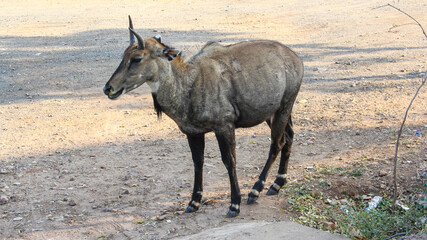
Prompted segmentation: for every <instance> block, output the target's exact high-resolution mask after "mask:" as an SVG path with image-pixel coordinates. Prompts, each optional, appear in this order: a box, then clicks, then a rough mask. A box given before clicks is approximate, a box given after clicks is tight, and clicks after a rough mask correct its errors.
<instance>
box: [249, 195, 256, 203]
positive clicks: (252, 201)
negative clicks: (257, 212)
mask: <svg viewBox="0 0 427 240" xmlns="http://www.w3.org/2000/svg"><path fill="white" fill-rule="evenodd" d="M257 199H258V196H249V197H248V201H247V203H248V204H254V203H255V202H256V200H257Z"/></svg>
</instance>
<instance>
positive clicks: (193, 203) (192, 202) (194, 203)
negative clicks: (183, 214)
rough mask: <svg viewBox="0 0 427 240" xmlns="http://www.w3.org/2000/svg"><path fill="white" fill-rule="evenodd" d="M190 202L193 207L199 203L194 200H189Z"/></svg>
mask: <svg viewBox="0 0 427 240" xmlns="http://www.w3.org/2000/svg"><path fill="white" fill-rule="evenodd" d="M191 204H192V205H193V206H195V207H198V206H199V205H200V203H198V202H196V201H191Z"/></svg>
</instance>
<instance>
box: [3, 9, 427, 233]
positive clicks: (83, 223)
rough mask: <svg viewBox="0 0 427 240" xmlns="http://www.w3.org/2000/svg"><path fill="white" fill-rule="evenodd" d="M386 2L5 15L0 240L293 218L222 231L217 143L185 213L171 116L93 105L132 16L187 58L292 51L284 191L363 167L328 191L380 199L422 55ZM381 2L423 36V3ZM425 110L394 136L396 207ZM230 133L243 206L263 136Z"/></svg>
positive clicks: (182, 161)
mask: <svg viewBox="0 0 427 240" xmlns="http://www.w3.org/2000/svg"><path fill="white" fill-rule="evenodd" d="M386 3H387V2H386V1H367V0H364V1H339V0H331V1H317V0H316V1H313V0H289V1H276V0H273V1H269V2H268V4H266V3H263V2H262V1H252V0H249V1H232V2H230V1H223V0H219V1H209V2H206V1H197V2H194V1H184V0H182V1H175V2H171V1H164V0H154V1H134V0H128V1H126V3H124V2H122V1H100V0H96V1H90V2H89V3H88V2H87V1H81V0H78V1H69V0H67V1H47V0H45V1H24V0H23V1H10V0H5V1H2V7H1V8H0V195H1V196H2V200H1V202H0V204H1V205H0V236H1V238H5V239H9V238H10V239H16V238H22V239H44V238H45V239H53V238H55V239H97V238H112V239H128V238H137V237H141V236H143V238H146V239H163V238H173V237H176V236H185V235H188V234H191V233H196V232H200V231H201V230H203V229H207V228H212V227H217V226H224V225H227V224H228V223H241V222H251V221H254V220H257V221H267V222H268V221H279V220H287V219H288V218H289V216H288V215H286V214H285V213H284V212H282V211H280V209H282V208H283V207H284V205H285V203H286V201H287V199H286V198H285V197H281V198H279V197H276V196H275V197H267V196H264V195H263V196H262V197H261V198H260V199H259V203H258V204H256V205H253V206H252V205H251V206H247V205H245V204H243V205H242V209H241V214H240V216H239V217H237V218H235V219H226V218H224V214H225V213H226V210H227V207H228V204H229V186H228V177H227V173H226V170H225V168H224V167H223V166H222V163H221V160H220V154H219V150H218V146H217V143H216V141H215V138H214V136H213V135H212V134H210V135H208V138H207V148H206V165H205V192H204V199H205V200H204V202H205V204H204V205H205V206H203V207H202V208H201V209H200V210H199V212H198V213H195V214H183V212H182V211H183V209H184V207H185V205H186V204H187V202H188V201H189V197H190V193H191V189H192V181H193V180H192V179H193V166H192V161H191V159H190V157H191V155H190V151H189V148H188V147H187V141H186V139H185V136H184V135H183V134H182V133H180V131H179V130H178V129H177V127H176V125H175V124H174V123H173V121H171V120H170V119H169V118H168V117H166V116H164V118H163V119H162V120H161V121H158V120H157V117H156V115H155V113H154V109H153V107H152V100H151V95H150V92H149V88H148V86H142V87H140V88H139V89H137V90H135V91H133V92H131V93H129V94H127V95H125V96H123V97H122V98H121V99H119V100H117V101H109V100H108V99H107V98H106V97H105V96H104V95H103V93H102V87H103V86H104V84H105V83H106V81H107V80H108V79H109V77H110V76H111V74H112V72H113V71H114V70H115V68H116V67H117V65H118V63H119V62H120V60H121V54H122V52H123V51H124V49H125V48H126V47H127V44H128V31H127V15H131V16H132V17H133V20H134V25H135V28H136V29H137V30H138V32H139V33H140V34H141V35H142V36H147V37H148V36H154V35H156V34H161V35H162V39H163V41H164V42H166V43H168V45H171V46H174V47H176V48H180V49H183V50H184V52H186V53H187V56H191V53H194V52H196V51H197V50H198V49H199V48H200V46H202V45H203V44H204V43H205V42H207V41H210V40H216V41H221V42H224V43H234V42H238V41H243V40H250V39H273V40H278V41H280V42H283V43H285V44H286V45H288V46H289V47H291V48H292V49H294V50H295V51H296V52H298V53H299V55H300V56H301V57H302V58H303V60H304V63H305V78H304V82H303V86H302V88H301V92H300V94H299V96H298V99H297V103H296V105H295V108H294V119H295V121H294V125H295V130H296V137H295V142H294V148H293V154H292V156H291V162H290V171H289V172H290V180H291V181H296V180H298V178H300V177H301V176H302V175H303V174H302V173H304V171H307V169H306V167H310V166H322V165H333V166H354V165H355V164H356V165H358V166H361V165H364V166H369V169H370V170H369V171H366V172H365V173H364V174H363V176H361V177H360V178H357V179H354V178H352V179H346V178H344V177H343V179H337V182H336V183H333V184H332V186H331V189H330V190H331V191H334V189H336V190H335V193H336V194H337V195H339V194H341V193H342V189H346V188H351V189H352V191H354V192H356V194H367V193H378V194H380V193H388V192H389V191H390V186H391V183H390V179H391V167H392V164H391V159H392V158H393V156H394V143H395V140H396V131H397V129H398V127H399V126H400V122H401V120H402V118H403V114H404V111H405V109H406V107H407V105H408V103H409V101H410V99H411V98H412V96H413V94H414V93H415V90H416V88H417V87H418V85H419V84H420V81H421V79H422V78H425V77H426V68H427V66H426V65H427V63H426V60H427V57H426V56H427V47H426V46H427V44H426V43H427V41H426V40H425V39H424V36H423V35H422V32H421V30H420V28H419V27H418V26H417V25H416V24H414V23H413V21H412V20H410V19H409V18H408V17H406V16H405V15H403V14H401V13H399V12H397V11H395V10H393V9H391V8H380V9H373V8H375V7H378V6H381V5H384V4H386ZM392 3H393V4H395V5H396V6H397V7H400V8H402V9H403V10H405V11H407V12H408V13H410V14H411V15H412V16H413V17H415V18H416V19H417V20H418V21H419V22H420V23H421V24H423V25H424V26H425V27H427V15H426V14H425V13H426V12H427V6H426V5H427V3H425V2H424V1H417V0H409V1H394V2H392ZM426 97H427V95H426V90H425V87H424V89H422V90H421V92H420V95H419V97H418V98H417V99H416V101H415V103H414V105H413V108H412V109H411V111H410V115H409V118H408V120H407V124H406V127H405V129H404V132H403V137H402V147H401V151H400V155H399V163H400V167H399V169H400V172H401V176H400V180H399V182H400V184H401V186H402V187H401V189H403V190H401V191H402V192H404V191H410V190H411V189H413V188H415V187H420V186H421V185H422V181H421V180H422V179H421V178H423V176H424V175H425V173H426V160H427V155H426V154H427V149H426V138H425V135H426V134H427V112H426V109H427V102H426ZM236 134H237V148H238V149H237V158H238V163H237V165H238V168H237V173H238V176H239V182H240V185H241V187H242V193H243V194H245V196H244V198H246V194H247V193H248V192H249V190H250V187H251V186H252V184H253V183H254V181H255V179H256V177H257V176H258V174H259V173H260V170H259V169H260V168H261V167H262V166H263V164H264V162H265V159H266V156H267V151H268V148H269V133H268V127H267V126H266V125H264V124H262V125H260V126H258V127H255V128H250V129H240V130H238V131H237V133H236ZM276 169H277V166H276V168H274V169H273V170H272V174H271V175H274V173H275V171H276ZM379 171H383V172H382V173H381V174H378V173H379ZM384 172H385V173H386V174H385V175H384ZM270 181H272V179H271V178H269V180H268V183H267V186H268V184H269V182H270ZM334 184H335V185H334ZM347 192H348V191H347Z"/></svg>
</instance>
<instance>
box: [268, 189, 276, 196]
mask: <svg viewBox="0 0 427 240" xmlns="http://www.w3.org/2000/svg"><path fill="white" fill-rule="evenodd" d="M278 193H279V191H277V190H276V189H274V188H270V189H268V191H267V195H277V194H278Z"/></svg>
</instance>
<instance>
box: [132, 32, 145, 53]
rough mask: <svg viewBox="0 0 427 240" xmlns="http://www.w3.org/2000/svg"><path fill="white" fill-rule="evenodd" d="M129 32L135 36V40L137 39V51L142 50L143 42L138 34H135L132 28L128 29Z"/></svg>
mask: <svg viewBox="0 0 427 240" xmlns="http://www.w3.org/2000/svg"><path fill="white" fill-rule="evenodd" d="M129 30H130V31H131V32H132V33H133V35H135V37H136V39H138V49H141V50H144V40H143V39H142V37H141V36H139V34H138V33H136V32H135V31H134V30H133V29H132V28H129Z"/></svg>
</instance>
